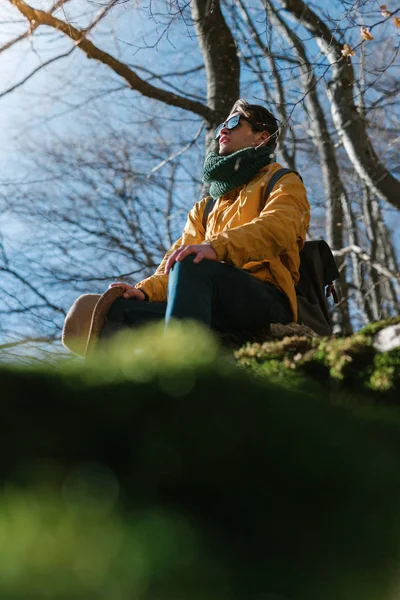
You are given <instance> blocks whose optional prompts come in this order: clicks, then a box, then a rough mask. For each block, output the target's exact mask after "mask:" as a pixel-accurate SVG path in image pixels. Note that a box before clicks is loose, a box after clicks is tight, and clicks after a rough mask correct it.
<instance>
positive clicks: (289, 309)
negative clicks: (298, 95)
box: [86, 99, 310, 338]
mask: <svg viewBox="0 0 400 600" xmlns="http://www.w3.org/2000/svg"><path fill="white" fill-rule="evenodd" d="M215 137H216V139H218V142H219V152H218V153H214V152H211V153H210V154H209V155H208V156H207V157H206V160H205V163H204V173H203V180H204V182H205V183H209V184H210V194H211V196H212V198H213V199H215V202H214V204H213V207H212V210H211V211H210V213H209V215H208V218H207V219H206V222H205V219H204V218H203V217H204V216H205V210H206V206H207V205H208V202H209V198H203V199H202V200H200V201H199V202H197V203H196V204H195V205H194V207H193V208H192V210H191V211H190V213H189V215H188V218H187V221H186V225H185V228H184V230H183V232H182V236H181V237H180V238H179V240H178V241H177V242H175V244H174V245H173V246H172V247H171V248H170V250H169V251H168V252H167V254H166V255H165V256H164V258H163V260H162V262H161V264H160V266H159V267H158V269H157V270H156V272H155V273H154V275H152V276H151V277H148V278H147V279H144V280H143V281H140V282H139V283H137V284H136V285H129V284H127V283H123V282H117V283H113V284H111V286H110V287H111V288H115V287H117V288H119V290H120V292H121V293H122V296H121V297H119V298H118V299H116V300H115V301H113V303H112V305H111V308H110V309H109V310H108V312H107V316H106V319H105V324H104V326H103V322H102V323H101V333H100V337H102V338H105V337H109V336H110V335H112V334H113V333H114V332H116V331H117V330H119V329H121V328H126V327H135V326H137V325H141V324H143V323H144V322H148V321H154V320H160V319H165V321H166V325H167V326H168V323H169V322H170V321H171V319H194V320H196V321H200V322H202V323H204V324H205V325H207V326H209V327H211V328H212V329H214V330H217V331H220V332H224V331H225V332H226V331H240V330H243V331H247V332H250V331H257V330H260V329H265V328H266V327H267V326H268V325H269V324H270V323H282V324H286V323H289V322H292V321H296V320H297V302H296V293H295V285H296V283H297V281H298V279H299V264H300V258H299V252H300V250H301V248H302V247H303V245H304V242H305V238H306V231H307V227H308V224H309V220H310V206H309V203H308V200H307V195H306V191H305V188H304V186H303V183H302V181H301V179H300V178H299V176H298V175H296V174H295V173H293V172H291V173H288V174H285V175H284V176H283V177H282V178H281V179H279V181H278V183H277V184H276V185H275V186H274V187H273V189H272V191H271V193H270V194H269V196H268V198H265V191H266V189H267V186H268V182H269V181H270V179H271V177H272V176H273V175H274V173H276V172H277V171H278V170H280V169H281V168H282V167H281V165H279V164H278V163H276V162H275V155H274V150H275V146H276V142H277V137H278V123H277V120H276V118H275V117H274V116H273V115H272V114H271V113H270V112H269V111H268V110H267V109H266V108H264V107H262V106H259V105H255V104H248V103H247V102H246V101H244V100H242V99H240V100H238V101H237V102H235V104H234V105H233V108H232V110H231V113H230V114H229V115H228V117H227V120H226V121H225V122H224V123H222V124H221V125H219V126H218V127H217V129H216V132H215ZM88 296H89V295H88ZM92 321H93V320H92ZM86 334H87V332H86Z"/></svg>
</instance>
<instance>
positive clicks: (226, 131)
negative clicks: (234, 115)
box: [219, 125, 229, 137]
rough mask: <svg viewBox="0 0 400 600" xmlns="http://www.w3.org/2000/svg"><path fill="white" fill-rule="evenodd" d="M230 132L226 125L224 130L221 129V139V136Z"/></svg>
mask: <svg viewBox="0 0 400 600" xmlns="http://www.w3.org/2000/svg"><path fill="white" fill-rule="evenodd" d="M228 132H229V129H228V128H227V126H226V125H224V126H223V128H222V129H221V131H220V132H219V137H221V135H222V134H223V133H228Z"/></svg>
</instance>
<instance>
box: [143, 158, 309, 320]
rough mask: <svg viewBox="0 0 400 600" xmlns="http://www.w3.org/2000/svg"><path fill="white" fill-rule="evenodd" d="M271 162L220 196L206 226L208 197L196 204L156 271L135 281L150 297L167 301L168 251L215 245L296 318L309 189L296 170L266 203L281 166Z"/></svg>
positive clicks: (225, 258) (220, 257)
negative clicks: (273, 290)
mask: <svg viewBox="0 0 400 600" xmlns="http://www.w3.org/2000/svg"><path fill="white" fill-rule="evenodd" d="M281 168H282V167H281V165H279V164H278V163H272V164H270V165H267V166H265V167H264V168H263V169H261V170H260V171H259V172H258V173H257V175H256V176H255V177H254V179H252V180H251V181H250V182H249V183H247V184H246V185H244V186H242V187H241V188H236V189H235V190H233V191H232V192H229V193H228V194H225V195H224V196H221V198H218V200H217V201H216V202H215V205H214V207H213V210H212V211H211V213H210V215H209V217H208V221H207V229H206V230H204V227H203V223H202V218H203V213H204V209H205V206H206V204H207V200H208V199H207V198H203V199H202V200H200V201H199V202H197V203H196V204H195V205H194V207H193V208H192V210H191V211H190V213H189V214H188V219H187V222H186V225H185V228H184V230H183V233H182V237H181V238H179V240H178V241H177V242H175V244H174V245H173V246H172V247H171V248H170V249H169V250H168V252H167V254H166V255H165V256H164V258H163V260H162V262H161V264H160V266H159V267H158V269H157V271H156V272H155V274H154V275H152V276H151V277H148V278H147V279H144V280H143V281H141V282H140V283H138V284H137V285H136V287H137V288H138V289H142V290H144V291H145V292H146V293H147V294H148V296H149V299H150V301H152V302H165V301H166V299H167V285H168V275H166V274H165V272H164V268H165V263H166V261H167V259H168V257H169V256H170V254H171V253H172V252H173V251H174V250H176V249H177V248H179V247H180V246H182V245H183V246H186V245H188V244H201V243H202V242H207V243H210V244H212V246H213V248H214V250H215V252H216V253H217V260H219V261H223V262H226V263H229V264H231V265H234V266H236V267H239V268H241V269H244V270H245V271H248V272H249V273H251V274H252V275H254V277H257V278H258V279H261V280H263V281H270V282H271V283H273V284H274V285H275V286H276V287H278V288H279V289H280V290H282V292H284V293H285V294H286V295H287V296H288V298H289V301H290V305H291V308H292V312H293V320H294V321H297V301H296V293H295V289H294V288H295V285H296V284H297V282H298V280H299V265H300V258H299V252H300V250H301V248H302V247H303V245H304V242H305V238H306V231H307V227H308V225H309V222H310V205H309V203H308V200H307V195H306V190H305V188H304V186H303V184H302V182H301V180H300V179H299V177H298V176H297V175H296V174H295V173H288V174H287V175H284V176H283V177H282V178H281V179H280V180H279V181H278V183H277V184H276V185H275V187H274V189H273V191H272V192H271V194H270V195H269V197H268V199H267V202H266V204H265V206H264V207H263V209H262V210H261V212H260V208H261V207H262V206H263V191H264V190H265V189H266V186H267V185H268V181H269V179H270V178H271V176H272V175H273V174H274V173H275V172H276V171H278V170H279V169H281Z"/></svg>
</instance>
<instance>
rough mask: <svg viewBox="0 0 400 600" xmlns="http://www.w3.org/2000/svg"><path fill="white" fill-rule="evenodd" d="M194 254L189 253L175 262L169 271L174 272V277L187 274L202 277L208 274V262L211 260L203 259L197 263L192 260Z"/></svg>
mask: <svg viewBox="0 0 400 600" xmlns="http://www.w3.org/2000/svg"><path fill="white" fill-rule="evenodd" d="M194 259H195V256H194V255H193V254H190V255H189V256H186V257H185V258H184V259H183V260H182V261H181V262H176V263H175V264H174V266H173V267H172V270H171V273H173V274H174V276H175V277H181V276H185V275H188V276H190V277H194V278H197V277H204V276H208V275H209V274H210V263H212V262H213V261H210V260H207V259H204V258H203V260H202V261H200V262H199V263H195V262H193V261H194Z"/></svg>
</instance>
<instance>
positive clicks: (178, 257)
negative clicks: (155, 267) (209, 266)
mask: <svg viewBox="0 0 400 600" xmlns="http://www.w3.org/2000/svg"><path fill="white" fill-rule="evenodd" d="M189 254H195V255H196V256H195V258H194V259H193V262H194V263H196V264H197V263H199V262H200V261H202V260H203V258H206V259H207V260H217V253H216V252H215V250H214V248H213V247H212V246H211V244H190V245H189V246H181V247H180V248H178V249H177V250H175V252H173V253H172V254H171V256H170V257H169V259H168V260H167V263H166V265H165V273H169V272H170V270H171V269H172V267H173V266H174V264H175V263H176V262H181V261H182V260H183V259H184V258H186V256H189Z"/></svg>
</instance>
